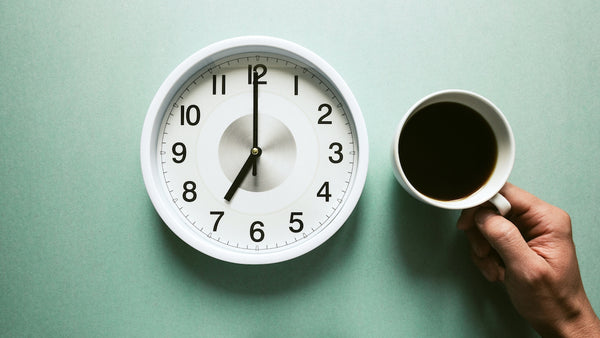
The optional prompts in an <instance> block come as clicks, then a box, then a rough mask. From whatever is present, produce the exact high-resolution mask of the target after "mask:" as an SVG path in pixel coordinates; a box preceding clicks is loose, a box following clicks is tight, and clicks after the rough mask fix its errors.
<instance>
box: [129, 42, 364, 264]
mask: <svg viewBox="0 0 600 338" xmlns="http://www.w3.org/2000/svg"><path fill="white" fill-rule="evenodd" d="M368 150H369V148H368V140H367V131H366V127H365V122H364V120H363V116H362V113H361V111H360V108H359V106H358V104H357V102H356V99H355V98H354V96H353V95H352V92H351V91H350V89H349V88H348V86H347V85H346V83H345V82H344V81H343V79H342V78H341V77H340V75H339V74H338V73H337V72H336V71H335V70H334V69H333V68H332V67H331V66H330V65H329V64H327V63H326V62H325V61H324V60H323V59H322V58H321V57H319V56H318V55H316V54H314V53H313V52H311V51H309V50H307V49H305V48H303V47H301V46H299V45H297V44H295V43H292V42H289V41H286V40H282V39H277V38H272V37H264V36H246V37H238V38H233V39H228V40H223V41H220V42H217V43H214V44H212V45H210V46H207V47H205V48H203V49H201V50H200V51H198V52H196V53H195V54H193V55H192V56H190V57H189V58H187V59H186V60H185V61H183V62H182V63H181V64H180V65H179V66H177V67H176V68H175V70H173V72H172V73H171V74H170V75H169V76H168V77H167V79H166V80H165V81H164V83H163V84H162V85H161V86H160V88H159V90H158V92H157V93H156V95H155V97H154V99H153V100H152V102H151V104H150V107H149V109H148V112H147V115H146V119H145V121H144V126H143V131H142V138H141V165H142V173H143V177H144V182H145V185H146V189H147V191H148V194H149V196H150V199H151V200H152V203H153V205H154V207H155V209H156V210H157V212H158V214H159V215H160V217H161V218H162V219H163V221H164V222H165V223H166V225H168V226H169V228H170V229H171V230H172V231H173V232H174V233H175V234H176V235H177V236H179V237H180V238H181V239H182V240H183V241H185V242H186V243H187V244H189V245H191V246H192V247H194V248H195V249H197V250H199V251H201V252H203V253H205V254H207V255H210V256H212V257H215V258H218V259H221V260H224V261H228V262H234V263H241V264H267V263H275V262H280V261H284V260H288V259H292V258H294V257H297V256H300V255H302V254H304V253H306V252H309V251H310V250H312V249H314V248H316V247H317V246H319V245H320V244H322V243H323V242H325V241H326V240H327V239H329V238H330V237H331V236H332V235H333V234H334V233H335V232H336V231H337V230H338V229H339V228H340V227H341V226H342V225H343V224H344V222H345V221H346V220H347V218H348V217H349V215H350V213H351V212H352V211H353V209H354V208H355V206H356V203H357V202H358V199H359V197H360V194H361V192H362V190H363V187H364V184H365V179H366V174H367V164H368V157H369V155H368Z"/></svg>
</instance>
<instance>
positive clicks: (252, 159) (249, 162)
mask: <svg viewBox="0 0 600 338" xmlns="http://www.w3.org/2000/svg"><path fill="white" fill-rule="evenodd" d="M261 153H262V150H261V149H260V148H258V147H254V148H252V150H250V155H249V156H248V158H247V159H246V162H244V165H243V166H242V169H240V172H239V173H238V174H237V176H236V177H235V179H234V180H233V183H231V187H229V190H227V193H226V194H225V197H224V198H225V200H226V201H231V198H232V197H233V194H235V192H236V191H237V190H238V188H239V187H240V185H242V182H243V181H244V178H246V175H248V172H249V171H250V168H252V167H253V166H255V165H256V160H257V159H258V157H259V156H260V154H261Z"/></svg>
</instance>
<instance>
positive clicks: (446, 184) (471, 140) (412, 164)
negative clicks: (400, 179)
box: [399, 102, 498, 201]
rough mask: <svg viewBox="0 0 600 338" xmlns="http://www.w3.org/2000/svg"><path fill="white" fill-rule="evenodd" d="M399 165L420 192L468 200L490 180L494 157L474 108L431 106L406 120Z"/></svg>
mask: <svg viewBox="0 0 600 338" xmlns="http://www.w3.org/2000/svg"><path fill="white" fill-rule="evenodd" d="M399 142H400V143H399V156H400V164H401V166H402V170H403V171H404V174H405V175H406V177H407V178H408V180H409V181H410V183H411V184H412V185H413V186H414V187H415V188H416V189H417V190H418V191H419V192H421V193H422V194H424V195H427V196H429V197H431V198H434V199H437V200H443V201H449V200H455V199H460V198H463V197H467V196H469V195H470V194H472V193H474V192H475V191H476V190H478V189H479V188H480V187H481V186H483V184H485V183H486V181H487V180H488V179H489V178H490V176H491V174H492V172H493V170H494V167H495V166H496V157H497V153H498V149H497V144H496V138H495V137H494V133H493V131H492V128H491V127H490V125H489V124H488V123H487V121H485V119H483V117H481V115H479V114H478V113H477V112H476V111H474V110H473V109H471V108H469V107H467V106H465V105H462V104H459V103H454V102H439V103H433V104H431V105H429V106H426V107H424V108H423V109H421V110H420V111H418V112H417V113H415V114H414V115H413V116H411V117H410V118H409V119H408V121H407V122H406V124H405V125H404V127H403V129H402V131H401V133H400V140H399Z"/></svg>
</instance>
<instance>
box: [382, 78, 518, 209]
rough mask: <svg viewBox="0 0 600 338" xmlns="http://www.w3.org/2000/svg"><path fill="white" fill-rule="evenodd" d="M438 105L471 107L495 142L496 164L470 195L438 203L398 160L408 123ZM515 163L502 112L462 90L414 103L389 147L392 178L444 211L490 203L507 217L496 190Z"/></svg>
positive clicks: (513, 148) (511, 139) (506, 177)
mask: <svg viewBox="0 0 600 338" xmlns="http://www.w3.org/2000/svg"><path fill="white" fill-rule="evenodd" d="M439 102H453V103H459V104H462V105H465V106H467V107H469V108H471V109H472V110H474V111H475V112H477V113H478V114H479V115H480V116H481V117H482V118H483V119H485V121H486V122H487V123H488V124H489V126H490V127H491V130H492V132H493V134H494V137H495V139H496V146H497V157H496V164H495V166H494V168H493V170H492V172H491V174H490V176H489V178H488V180H487V181H486V182H485V183H484V184H483V185H481V186H480V187H479V188H478V189H477V190H476V191H474V192H473V193H471V194H470V195H468V196H465V197H462V198H459V199H454V200H439V199H435V198H432V197H430V196H428V195H426V194H424V193H422V192H420V191H419V190H418V189H416V188H415V187H414V186H413V184H411V182H410V180H409V179H408V178H407V176H406V174H405V172H404V170H403V168H402V165H401V161H400V153H399V150H400V136H401V135H402V132H403V129H404V127H405V125H406V123H407V121H408V120H409V119H410V118H411V117H412V116H413V115H415V114H417V113H419V112H420V111H421V110H422V109H423V108H425V107H427V106H429V105H431V104H434V103H439ZM514 161H515V141H514V136H513V133H512V130H511V128H510V125H509V124H508V121H507V120H506V118H505V117H504V115H503V114H502V112H501V111H500V110H499V109H498V108H497V107H496V106H495V105H494V104H493V103H492V102H491V101H489V100H488V99H486V98H485V97H483V96H481V95H479V94H476V93H473V92H469V91H465V90H457V89H449V90H442V91H439V92H435V93H432V94H430V95H428V96H426V97H424V98H422V99H421V100H420V101H418V102H417V103H415V104H414V105H413V106H412V107H411V108H410V109H409V110H408V112H406V114H405V115H404V117H403V118H402V120H401V121H400V123H399V125H398V128H397V130H396V133H395V136H394V141H393V145H392V162H393V167H394V176H395V177H396V179H397V180H398V182H400V184H401V185H402V187H403V188H404V189H405V190H406V191H407V192H408V193H409V194H410V195H412V196H413V197H415V198H416V199H418V200H421V201H423V202H425V203H429V204H431V205H433V206H436V207H440V208H445V209H467V208H471V207H475V206H478V205H481V204H483V203H485V202H488V201H489V202H491V203H492V204H493V205H494V206H495V207H496V208H497V209H498V211H499V212H500V214H502V215H506V214H507V213H508V212H509V211H510V209H511V205H510V203H509V202H508V201H507V200H506V198H504V196H502V195H501V194H499V191H500V189H501V188H502V187H503V186H504V184H505V183H506V182H507V180H508V176H509V175H510V172H511V170H512V167H513V164H514Z"/></svg>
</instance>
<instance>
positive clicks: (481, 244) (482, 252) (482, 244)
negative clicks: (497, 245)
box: [465, 227, 492, 257]
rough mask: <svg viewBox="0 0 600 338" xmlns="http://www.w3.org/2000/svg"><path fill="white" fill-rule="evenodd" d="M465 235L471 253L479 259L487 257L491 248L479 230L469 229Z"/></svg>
mask: <svg viewBox="0 0 600 338" xmlns="http://www.w3.org/2000/svg"><path fill="white" fill-rule="evenodd" d="M465 235H466V236H467V240H468V241H469V244H470V245H471V250H473V253H474V254H475V255H477V256H479V257H485V256H487V255H489V253H490V251H491V250H492V247H491V246H490V243H489V242H488V241H487V240H486V239H485V237H483V235H482V234H481V232H480V231H479V229H477V227H475V228H473V229H469V230H466V231H465Z"/></svg>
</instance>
